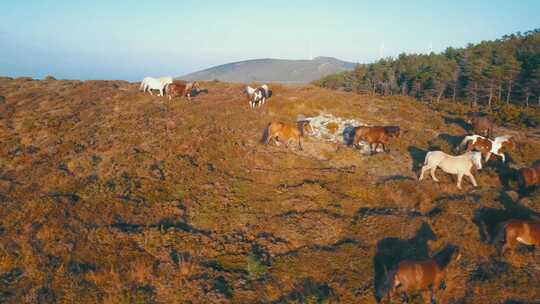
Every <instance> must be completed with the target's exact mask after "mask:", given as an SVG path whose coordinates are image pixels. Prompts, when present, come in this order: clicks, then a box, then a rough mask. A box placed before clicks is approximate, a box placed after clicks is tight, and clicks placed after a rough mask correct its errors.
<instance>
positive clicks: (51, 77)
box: [43, 75, 56, 81]
mask: <svg viewBox="0 0 540 304" xmlns="http://www.w3.org/2000/svg"><path fill="white" fill-rule="evenodd" d="M43 80H50V81H52V80H56V78H54V76H52V75H47V76H45V78H43Z"/></svg>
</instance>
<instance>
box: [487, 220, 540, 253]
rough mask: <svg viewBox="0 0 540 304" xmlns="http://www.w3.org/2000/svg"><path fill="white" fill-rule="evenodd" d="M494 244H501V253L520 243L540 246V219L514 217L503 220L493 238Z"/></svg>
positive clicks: (512, 248)
mask: <svg viewBox="0 0 540 304" xmlns="http://www.w3.org/2000/svg"><path fill="white" fill-rule="evenodd" d="M493 243H494V245H496V246H499V245H500V244H501V243H504V245H503V246H502V248H501V249H500V254H501V255H504V253H505V252H506V251H507V250H509V249H510V250H511V251H512V253H513V250H514V249H515V248H516V247H517V245H518V244H519V243H521V244H524V245H528V246H536V247H538V246H540V221H538V220H520V219H512V220H508V221H505V222H503V223H502V224H501V225H500V226H499V229H498V232H497V234H496V236H495V238H494V240H493Z"/></svg>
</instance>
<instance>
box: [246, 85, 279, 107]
mask: <svg viewBox="0 0 540 304" xmlns="http://www.w3.org/2000/svg"><path fill="white" fill-rule="evenodd" d="M243 92H244V93H245V94H246V95H247V96H248V98H249V105H250V106H251V107H252V108H256V107H260V106H262V105H263V104H264V103H265V102H266V99H268V98H270V96H272V91H271V90H270V89H269V88H268V85H266V84H263V85H262V86H260V87H258V88H256V89H254V88H252V87H250V86H246V87H245V89H244V91H243Z"/></svg>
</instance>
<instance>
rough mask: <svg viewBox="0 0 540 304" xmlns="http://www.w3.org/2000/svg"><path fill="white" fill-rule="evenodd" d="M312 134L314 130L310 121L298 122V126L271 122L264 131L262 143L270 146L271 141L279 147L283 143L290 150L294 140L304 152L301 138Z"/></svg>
mask: <svg viewBox="0 0 540 304" xmlns="http://www.w3.org/2000/svg"><path fill="white" fill-rule="evenodd" d="M312 132H313V128H312V127H311V124H310V123H309V121H308V120H302V121H298V122H297V123H296V126H295V125H294V124H287V123H282V122H271V123H269V124H268V126H267V127H266V129H264V133H263V137H262V139H261V143H264V144H268V143H270V140H273V141H274V142H275V143H276V145H278V146H279V145H280V144H281V143H283V144H285V147H287V148H288V147H289V143H290V142H291V140H292V141H295V142H297V143H298V148H299V150H303V148H302V140H301V138H302V137H303V136H306V135H308V134H311V133H312Z"/></svg>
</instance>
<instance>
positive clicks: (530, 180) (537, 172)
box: [519, 160, 540, 190]
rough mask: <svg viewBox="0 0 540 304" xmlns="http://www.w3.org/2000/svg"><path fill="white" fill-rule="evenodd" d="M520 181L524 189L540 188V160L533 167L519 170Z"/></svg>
mask: <svg viewBox="0 0 540 304" xmlns="http://www.w3.org/2000/svg"><path fill="white" fill-rule="evenodd" d="M519 181H520V185H521V187H522V188H523V189H525V190H527V189H530V188H532V187H535V186H540V160H538V161H536V162H535V163H534V164H533V165H532V166H531V167H525V168H521V169H520V170H519Z"/></svg>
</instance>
